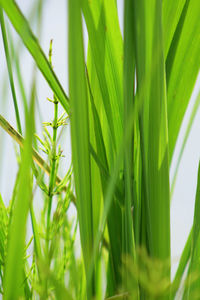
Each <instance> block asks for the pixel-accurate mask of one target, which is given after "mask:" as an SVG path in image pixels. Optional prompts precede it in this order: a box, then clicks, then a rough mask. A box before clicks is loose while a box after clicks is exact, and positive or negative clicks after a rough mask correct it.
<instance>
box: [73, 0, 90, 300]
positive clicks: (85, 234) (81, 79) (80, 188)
mask: <svg viewBox="0 0 200 300" xmlns="http://www.w3.org/2000/svg"><path fill="white" fill-rule="evenodd" d="M68 20H69V27H68V28H69V89H70V102H71V110H72V116H71V139H72V153H73V155H72V162H73V168H74V177H75V189H76V195H77V209H78V217H79V224H80V236H81V245H82V250H83V256H84V262H85V270H86V279H88V267H89V265H90V261H91V255H92V249H93V217H92V197H91V169H90V152H89V120H88V99H87V86H86V77H85V62H84V49H83V35H82V23H81V22H82V20H81V4H80V1H79V0H75V1H68ZM87 287H88V288H87V296H88V300H89V299H91V297H92V295H94V280H92V281H91V282H89V281H88V282H87Z"/></svg>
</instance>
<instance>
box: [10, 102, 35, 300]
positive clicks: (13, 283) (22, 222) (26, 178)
mask: <svg viewBox="0 0 200 300" xmlns="http://www.w3.org/2000/svg"><path fill="white" fill-rule="evenodd" d="M26 128H27V132H26V140H25V145H24V151H23V154H22V163H21V167H20V175H19V186H18V191H17V197H16V201H15V204H14V209H13V217H12V222H11V225H10V228H9V235H8V254H7V258H6V265H5V281H4V291H5V294H4V299H5V300H10V299H13V300H15V299H19V297H20V296H23V295H24V291H23V282H24V279H25V278H24V273H23V265H24V261H23V259H24V247H25V235H26V221H27V216H28V211H29V205H30V201H31V198H32V195H31V162H32V153H31V148H32V145H31V144H32V135H33V107H32V109H31V111H30V115H29V116H26ZM19 232H20V235H19ZM26 296H27V295H26Z"/></svg>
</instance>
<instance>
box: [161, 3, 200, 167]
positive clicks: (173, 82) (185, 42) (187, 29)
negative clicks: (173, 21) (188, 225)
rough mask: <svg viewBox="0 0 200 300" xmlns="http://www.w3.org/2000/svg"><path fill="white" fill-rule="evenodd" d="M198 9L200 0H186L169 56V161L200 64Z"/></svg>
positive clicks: (167, 75) (167, 64) (167, 66)
mask: <svg viewBox="0 0 200 300" xmlns="http://www.w3.org/2000/svg"><path fill="white" fill-rule="evenodd" d="M199 10H200V2H199V1H198V0H190V1H189V0H187V1H186V2H185V5H184V8H183V10H182V14H181V17H180V20H179V23H178V25H177V28H176V31H175V33H174V36H173V40H172V42H171V45H170V49H169V53H168V56H167V59H166V78H167V107H168V131H169V159H170V162H171V159H172V155H173V152H174V148H175V145H176V141H177V137H178V133H179V130H180V126H181V123H182V120H183V117H184V114H185V111H186V109H187V106H188V103H189V100H190V97H191V93H192V90H193V88H194V84H195V81H196V78H197V75H198V72H199V68H200V56H199V49H200V48H199V45H200V35H199V26H200V18H199ZM180 103H181V104H180Z"/></svg>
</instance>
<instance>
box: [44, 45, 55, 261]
mask: <svg viewBox="0 0 200 300" xmlns="http://www.w3.org/2000/svg"><path fill="white" fill-rule="evenodd" d="M49 63H50V65H51V66H52V40H51V42H50V48H49ZM53 98H54V119H53V124H52V127H53V141H52V154H51V155H52V156H51V170H50V176H49V195H48V208H47V228H46V248H47V253H48V250H49V229H50V228H49V227H50V219H51V208H52V200H53V190H54V186H55V175H56V138H57V129H58V124H57V123H58V100H57V97H56V96H55V94H54V97H53ZM49 265H50V261H49Z"/></svg>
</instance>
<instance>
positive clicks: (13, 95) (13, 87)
mask: <svg viewBox="0 0 200 300" xmlns="http://www.w3.org/2000/svg"><path fill="white" fill-rule="evenodd" d="M0 23H1V32H2V36H3V44H4V50H5V55H6V62H7V68H8V75H9V80H10V87H11V92H12V98H13V103H14V108H15V116H16V121H17V128H18V131H19V133H22V127H21V121H20V115H19V108H18V104H17V97H16V92H15V85H14V79H13V72H12V64H11V59H10V54H9V48H8V40H7V35H6V27H5V22H4V16H3V10H2V7H1V6H0Z"/></svg>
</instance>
